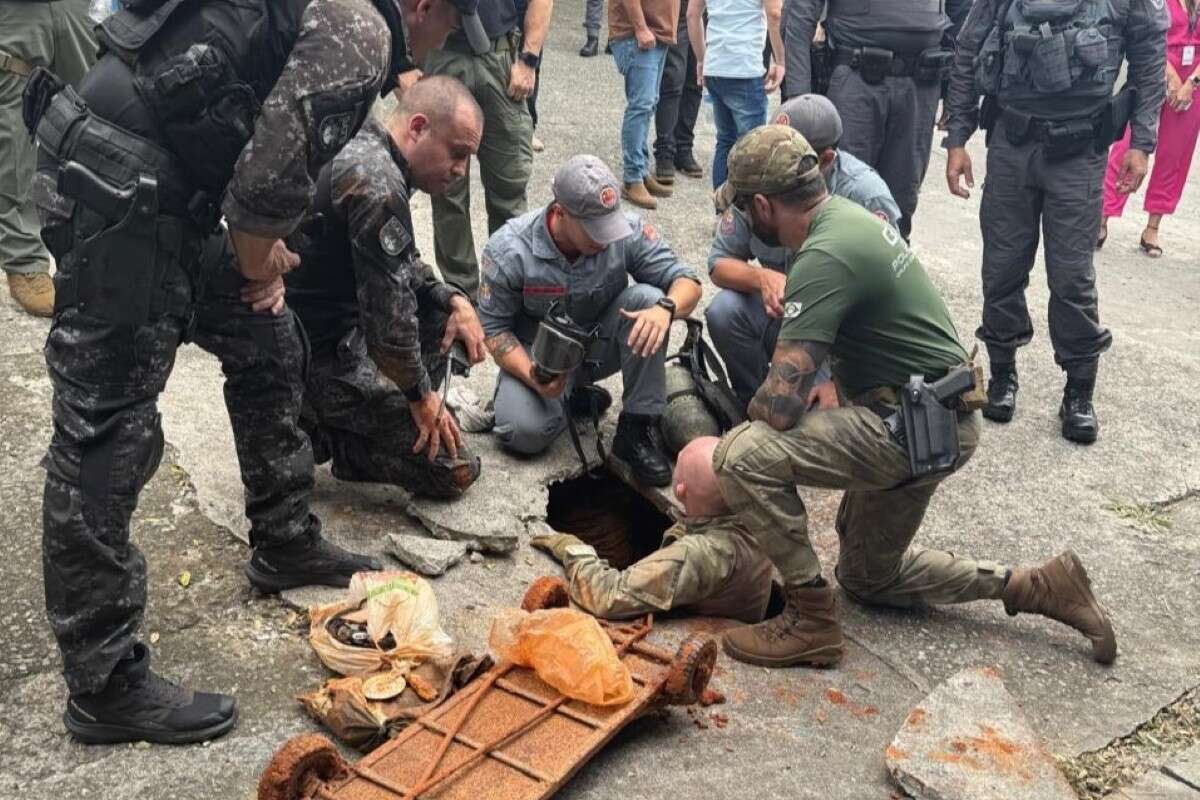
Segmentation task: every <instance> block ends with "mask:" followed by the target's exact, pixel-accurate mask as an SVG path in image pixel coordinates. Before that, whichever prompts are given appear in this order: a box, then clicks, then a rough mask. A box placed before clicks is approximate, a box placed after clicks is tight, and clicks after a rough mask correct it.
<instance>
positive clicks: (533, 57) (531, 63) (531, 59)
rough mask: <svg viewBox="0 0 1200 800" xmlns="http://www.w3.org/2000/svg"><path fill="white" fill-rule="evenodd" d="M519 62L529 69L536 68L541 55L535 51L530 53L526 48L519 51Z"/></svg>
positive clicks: (539, 62)
mask: <svg viewBox="0 0 1200 800" xmlns="http://www.w3.org/2000/svg"><path fill="white" fill-rule="evenodd" d="M521 62H522V63H523V64H524V65H525V66H527V67H529V68H530V69H537V68H538V65H540V64H541V63H542V57H541V56H540V55H538V54H537V53H530V52H529V51H528V50H522V51H521Z"/></svg>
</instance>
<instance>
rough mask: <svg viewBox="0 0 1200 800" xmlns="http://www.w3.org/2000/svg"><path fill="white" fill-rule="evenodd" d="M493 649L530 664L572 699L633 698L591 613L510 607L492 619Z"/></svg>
mask: <svg viewBox="0 0 1200 800" xmlns="http://www.w3.org/2000/svg"><path fill="white" fill-rule="evenodd" d="M489 643H490V644H491V647H492V652H493V653H495V654H496V657H497V658H498V659H499V660H501V661H511V662H513V663H515V664H518V665H520V666H522V667H529V668H530V669H532V670H533V671H534V672H536V673H537V676H538V677H539V678H541V679H542V680H543V681H545V682H546V683H548V684H550V685H551V686H553V687H554V688H555V689H557V690H558V691H560V692H562V693H563V694H565V695H566V696H567V697H570V698H571V699H573V700H580V701H582V702H584V703H591V704H592V705H597V706H616V705H622V704H623V703H628V702H629V701H630V700H632V699H633V677H632V676H631V675H630V674H629V668H628V667H626V666H625V665H624V664H622V663H621V659H620V658H619V657H618V656H617V650H616V648H615V647H613V643H612V639H610V638H609V637H608V634H607V633H605V632H604V629H603V628H601V627H600V623H598V622H596V618H595V617H591V616H589V615H587V614H584V613H583V612H581V611H576V610H575V609H573V608H554V609H549V610H546V611H534V612H533V613H532V614H530V613H527V612H525V611H519V610H516V609H511V610H507V611H503V612H501V613H500V615H499V616H497V617H496V619H495V620H494V621H493V622H492V633H491V636H490V638H489Z"/></svg>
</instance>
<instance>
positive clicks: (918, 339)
mask: <svg viewBox="0 0 1200 800" xmlns="http://www.w3.org/2000/svg"><path fill="white" fill-rule="evenodd" d="M818 164H819V157H818V155H817V152H816V151H815V150H814V149H813V148H812V147H811V146H809V144H808V142H807V141H805V139H804V137H802V136H801V135H800V134H798V133H796V132H795V131H793V130H792V129H790V128H786V127H783V126H776V125H773V126H766V127H763V128H759V129H757V130H755V131H753V132H752V133H750V134H748V135H747V136H746V137H744V138H743V139H742V140H741V141H740V142H739V143H738V145H737V146H736V147H735V148H734V149H733V151H732V153H731V154H730V157H729V184H730V191H731V193H732V194H733V195H734V197H735V199H734V202H735V203H736V204H737V205H738V206H739V207H740V208H742V209H743V210H744V211H745V212H746V213H747V215H748V216H749V218H750V220H751V225H752V227H753V230H754V232H755V235H757V236H758V237H759V238H760V239H762V240H763V241H764V242H766V243H768V244H772V245H777V246H778V245H782V246H785V247H787V248H789V249H790V250H793V251H795V252H796V256H795V259H794V260H793V262H792V265H791V268H790V270H789V272H788V280H787V287H786V289H785V291H784V297H783V306H784V313H783V323H782V326H781V329H780V332H779V344H778V345H777V347H776V349H775V354H774V357H773V359H772V364H771V370H770V372H769V373H768V375H767V379H766V382H765V383H764V384H763V385H762V387H761V388H760V389H759V390H758V392H757V394H755V396H754V399H753V400H752V401H751V403H750V409H749V414H750V418H751V420H752V421H751V422H747V423H745V424H743V425H740V426H738V427H737V428H734V429H733V430H732V431H730V432H729V433H728V434H726V436H725V437H724V438H723V439H722V441H721V444H720V445H719V446H718V447H717V449H716V452H715V453H714V454H713V468H714V470H715V471H716V474H717V478H718V482H719V487H720V492H721V495H722V497H723V498H724V500H725V502H726V503H728V505H729V506H730V508H731V509H732V510H733V512H734V513H735V514H737V515H738V516H739V517H740V518H741V521H742V522H743V523H744V524H745V526H746V528H747V529H749V530H750V532H751V533H752V534H753V535H754V536H755V538H756V539H757V541H758V543H759V545H760V546H761V547H762V549H763V551H764V552H765V553H766V554H767V556H768V557H769V558H770V559H771V561H772V562H774V564H775V566H776V568H778V569H779V572H780V574H781V575H782V577H783V580H784V590H785V594H786V597H787V605H786V607H785V609H784V611H783V613H781V614H780V615H779V616H777V617H774V618H772V619H770V620H767V621H765V622H761V623H758V624H757V625H749V626H744V627H740V628H735V629H732V630H729V631H727V632H726V633H725V634H724V637H723V638H724V645H725V651H726V652H727V653H728V654H729V655H730V656H732V657H734V658H736V659H738V660H741V661H747V662H750V663H753V664H762V665H765V666H789V665H793V664H809V665H818V666H828V665H833V664H836V663H838V662H839V661H840V660H841V658H842V654H843V649H844V645H843V641H842V633H841V626H840V624H839V621H838V613H837V603H836V600H835V598H834V595H833V590H832V588H831V587H830V585H829V584H828V583H826V582H825V580H824V578H822V577H821V564H820V561H819V560H818V558H817V554H816V552H815V551H814V550H813V547H812V544H811V542H810V541H809V538H808V521H807V516H806V513H805V508H804V503H803V502H802V501H801V499H800V497H799V495H798V494H797V492H796V487H797V486H814V487H821V488H826V489H832V488H838V489H843V490H845V494H844V495H843V497H842V504H841V508H840V509H839V511H838V516H837V523H836V525H837V532H838V538H839V541H840V550H839V554H838V565H837V571H836V575H837V577H838V582H839V583H840V584H841V586H842V588H843V589H844V590H845V592H846V594H847V595H848V596H850V597H851V598H852V599H854V600H856V601H858V602H862V603H868V604H875V605H885V606H893V607H900V608H908V607H913V606H920V605H927V604H929V605H934V604H942V603H962V602H966V601H969V600H982V599H991V600H1001V599H1002V600H1003V601H1004V607H1005V610H1006V611H1008V613H1009V614H1016V613H1018V612H1021V611H1025V612H1030V613H1036V614H1042V615H1044V616H1047V617H1050V618H1051V619H1056V620H1059V621H1060V622H1064V623H1066V624H1068V625H1070V626H1072V627H1074V628H1076V629H1077V630H1079V631H1080V632H1082V633H1083V634H1084V635H1085V636H1087V637H1088V638H1089V639H1090V640H1091V641H1092V646H1093V656H1094V657H1095V659H1096V660H1097V661H1100V662H1102V663H1109V662H1111V661H1112V660H1113V659H1114V658H1115V657H1116V639H1115V636H1114V634H1113V630H1112V625H1111V623H1110V622H1109V619H1108V615H1107V613H1106V612H1105V611H1104V609H1103V608H1102V607H1101V606H1100V604H1099V603H1098V602H1097V601H1096V599H1095V597H1094V596H1093V595H1092V592H1091V587H1090V583H1089V581H1088V577H1087V572H1086V571H1085V570H1084V568H1083V565H1082V564H1081V563H1080V561H1079V559H1078V557H1077V556H1075V554H1074V553H1072V552H1070V551H1068V552H1066V553H1063V554H1062V555H1060V556H1058V557H1057V558H1055V559H1053V560H1051V561H1050V562H1048V563H1047V564H1045V565H1043V566H1041V567H1033V568H1024V569H1011V570H1010V569H1005V568H1003V567H1001V566H1000V565H998V564H996V563H994V562H984V561H975V560H972V559H970V558H965V557H963V556H957V555H954V554H952V553H948V552H943V551H938V550H925V549H923V548H920V547H916V548H910V543H911V542H912V539H913V537H914V536H915V535H916V532H917V528H918V527H919V526H920V523H921V519H922V518H923V517H924V515H925V509H926V507H927V506H928V505H929V501H930V499H931V498H932V497H933V493H934V491H935V490H936V489H937V487H938V484H939V483H940V482H941V481H942V479H944V478H945V477H947V475H949V474H952V473H953V472H954V471H956V470H957V469H959V468H960V467H962V465H963V464H964V463H966V461H967V460H968V459H969V458H970V457H971V455H972V454H973V453H974V451H975V447H976V444H977V442H978V438H979V420H978V415H977V414H976V413H975V412H974V411H969V410H966V407H965V406H962V405H961V404H960V405H959V408H958V409H953V408H951V409H950V410H951V411H952V412H953V411H956V412H957V416H956V417H951V424H952V425H953V424H954V421H955V419H956V421H957V436H958V439H959V442H960V453H959V455H958V458H957V459H956V460H955V461H954V463H953V465H952V466H951V468H950V469H949V470H942V471H936V472H931V473H926V474H922V475H920V476H919V477H914V475H913V470H912V467H911V466H910V463H911V462H910V455H909V453H908V450H907V448H906V447H905V446H904V445H902V444H900V442H899V437H898V436H897V435H895V434H893V433H892V428H891V427H890V426H889V425H888V424H885V420H889V421H890V420H892V418H893V415H894V414H895V412H896V410H897V403H898V399H899V389H900V388H901V387H902V386H904V385H905V384H906V383H907V382H908V381H909V378H910V376H913V375H918V376H923V377H924V379H925V380H926V381H927V382H933V381H936V380H940V379H941V378H943V377H944V376H946V375H947V373H948V372H950V371H951V370H953V369H955V368H956V367H959V366H960V365H962V364H963V363H964V362H965V361H967V354H966V351H965V350H964V349H963V346H962V344H961V343H960V341H959V338H958V333H957V332H956V331H955V328H954V323H953V321H952V320H951V318H950V313H949V311H948V310H947V309H946V305H945V303H944V302H943V301H942V298H941V297H940V296H939V295H938V293H937V290H936V289H935V288H934V287H933V284H932V283H931V282H930V280H929V276H928V275H927V274H926V272H925V269H924V267H923V266H922V265H921V262H920V260H919V259H918V258H917V257H916V255H915V254H914V253H913V252H912V251H911V250H910V249H909V248H908V245H907V244H906V243H905V242H904V240H903V239H902V238H901V237H900V234H899V232H898V231H897V230H896V229H895V228H894V227H892V226H891V225H889V224H887V223H885V222H883V221H882V220H880V219H878V218H877V217H875V216H873V215H872V214H870V213H869V212H867V211H865V210H864V209H862V208H861V207H859V206H856V205H855V204H854V203H851V202H849V201H847V200H845V199H843V198H840V197H831V196H830V195H829V194H828V192H827V191H826V188H825V182H824V180H823V179H822V178H821V173H820V168H819V166H818ZM829 356H832V357H833V362H832V363H833V374H834V380H835V381H836V382H837V383H838V386H839V389H840V390H841V392H842V394H844V395H845V396H846V397H848V398H850V399H851V403H852V404H851V405H849V406H846V407H842V408H836V409H829V410H819V411H815V412H812V413H807V410H808V395H809V392H810V391H811V389H812V386H813V381H814V377H815V376H816V373H817V369H818V366H819V365H820V364H821V363H822V362H824V361H825V359H826V358H827V357H829ZM899 429H900V430H904V431H905V433H906V434H907V435H908V440H912V439H913V438H914V435H913V434H912V433H911V432H909V431H907V429H906V428H905V427H904V426H900V428H899Z"/></svg>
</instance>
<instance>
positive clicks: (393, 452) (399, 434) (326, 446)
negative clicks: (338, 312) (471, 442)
mask: <svg viewBox="0 0 1200 800" xmlns="http://www.w3.org/2000/svg"><path fill="white" fill-rule="evenodd" d="M446 320H447V316H446V313H445V312H444V311H441V310H430V309H424V308H422V309H421V310H420V311H419V312H418V321H419V336H420V337H421V350H422V356H423V359H424V361H425V368H426V370H428V372H429V376H430V379H431V382H432V384H433V388H434V390H435V391H436V390H437V389H438V387H439V386H440V385H441V382H442V380H443V378H444V376H445V373H446V357H445V356H443V355H442V354H441V353H439V352H438V349H437V348H438V345H439V344H440V343H441V340H442V336H443V334H444V333H445V330H446ZM304 399H305V402H304V411H303V415H302V418H301V425H303V427H304V429H305V430H306V431H307V432H308V434H309V436H310V437H311V438H312V440H313V448H314V450H315V451H316V453H317V461H318V462H319V463H324V461H326V460H330V459H332V461H333V464H332V470H333V475H334V477H335V478H338V479H340V480H345V481H365V482H370V483H390V484H393V485H396V486H399V487H401V488H403V489H406V490H408V491H410V492H412V493H413V494H417V495H422V496H425V497H438V498H446V499H452V498H456V497H461V496H462V494H463V492H465V491H466V490H467V488H468V487H469V486H470V485H471V484H472V483H474V482H475V480H476V479H477V478H478V477H479V470H480V462H479V458H478V456H475V455H472V454H471V452H470V451H469V450H466V449H464V448H460V449H459V451H458V457H457V458H451V457H450V456H449V455H447V454H446V452H445V450H443V451H442V452H440V453H439V454H438V457H437V459H436V460H435V461H430V460H429V459H428V458H426V457H425V455H424V453H414V452H413V445H414V444H416V441H417V437H418V435H419V431H418V430H417V425H416V422H414V420H413V416H412V412H411V411H410V410H409V407H408V400H407V399H406V398H405V397H404V394H403V393H402V392H401V391H400V390H399V389H398V388H397V387H396V384H394V383H392V381H391V380H390V379H388V378H387V377H386V376H385V375H384V374H383V373H382V372H380V371H379V367H377V366H376V365H375V362H374V361H373V360H371V357H370V355H368V354H367V347H366V342H365V340H364V338H363V336H362V333H361V331H360V330H359V329H358V328H355V329H354V330H352V331H350V332H349V333H348V334H346V335H345V336H344V337H343V338H342V340H341V341H340V342H338V344H337V346H336V347H335V348H330V349H328V350H326V351H323V352H315V353H313V356H312V362H311V364H310V366H309V372H308V384H307V388H306V389H305V396H304ZM446 413H450V411H449V409H447V410H446Z"/></svg>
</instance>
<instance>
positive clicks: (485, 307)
mask: <svg viewBox="0 0 1200 800" xmlns="http://www.w3.org/2000/svg"><path fill="white" fill-rule="evenodd" d="M547 210H548V209H546V208H543V209H541V210H539V211H531V212H530V213H528V214H525V215H524V216H521V217H517V218H516V219H512V220H509V221H508V222H507V223H505V225H504V227H502V228H501V229H500V230H498V231H496V232H495V233H494V234H492V238H491V239H489V240H488V243H487V246H486V247H484V248H483V256H482V258H480V265H479V271H480V284H479V319H480V322H482V323H483V331H484V333H485V334H486V335H487V336H489V337H490V336H495V335H496V334H499V333H503V332H505V331H511V332H514V333H516V335H517V337H518V338H519V339H521V340H522V341H525V342H529V341H532V339H533V334H534V332H535V331H536V327H537V321H538V320H540V319H542V318H543V317H544V316H545V315H546V312H547V311H548V310H549V308H550V305H551V303H554V302H555V301H560V302H561V303H562V304H563V308H564V310H565V311H566V312H567V313H568V314H570V316H571V318H572V319H574V320H575V322H576V323H578V324H579V325H583V326H585V327H586V326H590V325H594V324H595V323H596V322H598V321H599V320H600V317H601V315H602V314H603V313H604V310H605V309H606V308H608V307H609V306H610V305H612V303H613V301H614V300H616V299H617V296H618V295H620V294H621V292H622V291H624V289H625V288H626V287H627V286H628V285H629V278H630V276H632V277H633V279H634V280H635V281H637V282H638V283H645V284H649V285H651V286H657V287H658V288H659V289H662V290H663V291H664V292H665V291H667V290H668V289H669V288H670V287H671V284H672V283H674V282H675V281H676V280H678V279H679V278H690V279H691V280H694V281H696V282H697V283H699V280H700V279H699V277H698V276H697V275H696V271H695V270H693V269H692V268H691V267H689V266H687V265H686V264H684V263H683V262H681V261H680V260H679V257H678V256H676V255H675V253H674V252H673V251H672V250H671V248H670V247H669V246H668V245H667V243H666V242H665V241H663V238H662V236H661V235H660V234H659V232H658V229H657V228H655V227H654V226H653V225H652V224H650V223H649V222H643V221H642V220H641V218H639V217H638V216H637V215H635V214H626V215H625V217H626V219H628V220H629V225H630V227H631V228H632V229H633V233H632V234H631V235H630V236H627V237H625V238H624V239H621V240H620V241H617V242H614V243H612V244H611V245H609V246H608V247H606V248H604V250H602V251H601V252H600V253H598V254H596V255H594V256H583V257H580V258H579V259H578V260H576V261H575V262H574V263H571V262H568V261H567V259H566V258H565V257H564V256H563V254H562V253H561V252H559V250H558V247H556V246H555V244H554V240H553V239H552V238H551V237H550V230H549V229H548V228H547V227H546V212H547Z"/></svg>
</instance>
